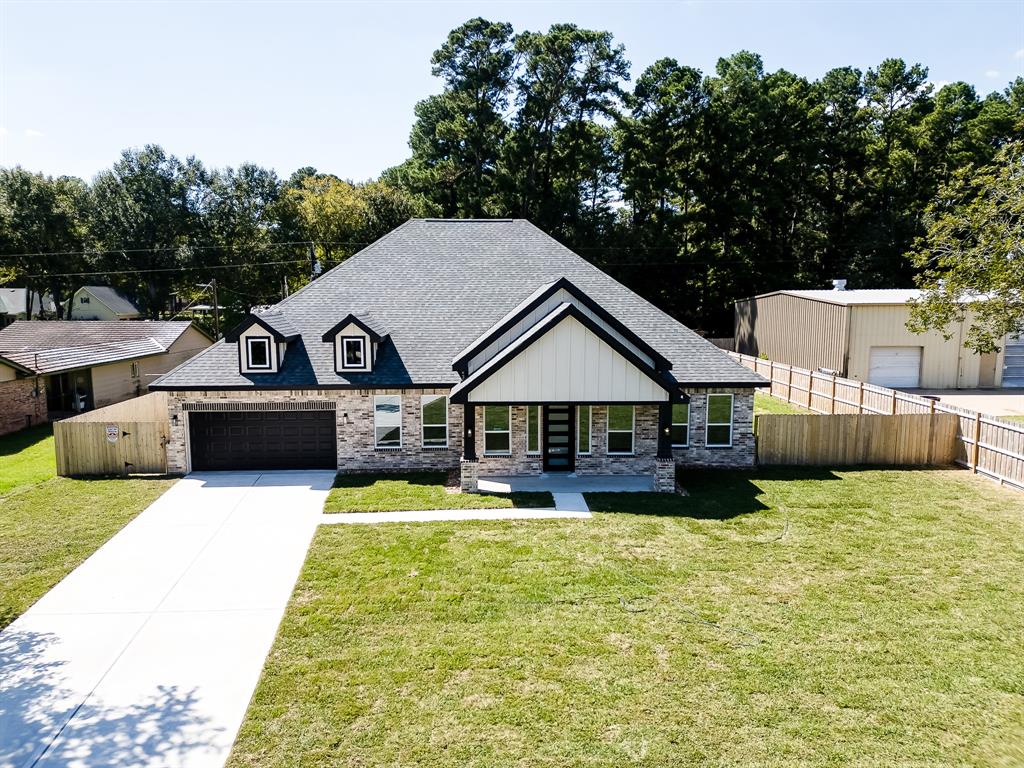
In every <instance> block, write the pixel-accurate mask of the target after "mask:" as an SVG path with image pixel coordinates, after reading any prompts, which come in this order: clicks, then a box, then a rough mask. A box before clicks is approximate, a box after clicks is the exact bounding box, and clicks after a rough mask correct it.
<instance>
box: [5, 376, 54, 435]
mask: <svg viewBox="0 0 1024 768" xmlns="http://www.w3.org/2000/svg"><path fill="white" fill-rule="evenodd" d="M46 420H47V412H46V389H45V387H44V386H43V382H42V379H40V380H39V393H38V394H36V379H35V378H27V379H11V380H10V381H4V382H0V435H6V434H9V433H11V432H17V431H18V430H19V429H25V428H26V427H30V426H33V425H35V424H42V423H43V422H45V421H46Z"/></svg>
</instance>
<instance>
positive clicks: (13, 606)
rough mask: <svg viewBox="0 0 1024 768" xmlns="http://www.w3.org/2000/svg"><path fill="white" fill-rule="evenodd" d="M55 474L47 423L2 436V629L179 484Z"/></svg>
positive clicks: (0, 578) (0, 595) (163, 481)
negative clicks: (83, 477)
mask: <svg viewBox="0 0 1024 768" xmlns="http://www.w3.org/2000/svg"><path fill="white" fill-rule="evenodd" d="M54 473H55V469H54V455H53V437H52V432H51V431H50V428H49V427H46V428H43V427H40V428H37V429H31V430H25V431H22V432H16V433H14V434H13V435H5V436H4V437H0V628H3V627H5V626H7V625H8V624H10V623H11V622H12V621H14V619H16V618H17V617H18V616H19V615H20V614H22V613H23V612H24V611H25V609H26V608H28V607H29V606H30V605H32V603H34V602H35V601H36V600H38V599H39V598H40V597H41V596H42V595H43V594H44V593H45V592H47V591H48V590H49V589H50V588H51V587H52V586H53V585H54V584H56V583H57V582H58V581H60V580H61V579H62V578H64V576H66V575H67V574H68V573H70V572H71V571H72V570H74V568H76V567H77V566H78V565H79V564H80V563H81V562H82V561H83V560H85V559H86V558H87V557H88V556H89V555H91V554H92V553H93V552H95V551H96V549H97V548H98V547H99V546H100V545H101V544H103V543H104V542H105V541H106V540H107V539H109V538H110V537H111V536H113V535H114V534H115V533H117V532H118V531H119V530H121V528H122V527H123V526H124V525H125V523H127V522H128V521H129V520H131V519H132V518H133V517H135V515H137V514H138V513H139V512H141V511H142V510H143V509H145V508H146V507H147V506H148V505H149V504H150V503H151V502H152V501H153V500H155V499H156V498H157V497H158V496H159V495H160V494H161V493H163V492H164V491H165V490H167V488H168V487H169V486H170V485H171V483H172V482H173V481H172V480H163V479H160V480H149V479H130V480H123V479H118V480H71V479H68V478H64V477H55V476H54ZM126 577H130V574H126Z"/></svg>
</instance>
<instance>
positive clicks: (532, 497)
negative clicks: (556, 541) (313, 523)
mask: <svg viewBox="0 0 1024 768" xmlns="http://www.w3.org/2000/svg"><path fill="white" fill-rule="evenodd" d="M447 478H448V475H447V474H446V473H445V472H403V473H395V474H390V475H384V474H380V473H376V474H339V475H338V477H337V478H336V479H335V481H334V488H332V489H331V493H330V495H329V496H328V497H327V502H326V503H325V504H324V512H397V511H405V510H430V509H506V508H510V507H528V508H534V509H536V508H541V507H553V506H554V504H555V502H554V499H552V497H551V494H550V493H530V492H518V493H448V492H447V491H446V490H445V481H446V480H447Z"/></svg>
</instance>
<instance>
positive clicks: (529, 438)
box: [526, 405, 540, 454]
mask: <svg viewBox="0 0 1024 768" xmlns="http://www.w3.org/2000/svg"><path fill="white" fill-rule="evenodd" d="M526 452H527V453H529V454H537V453H540V406H539V405H528V406H526Z"/></svg>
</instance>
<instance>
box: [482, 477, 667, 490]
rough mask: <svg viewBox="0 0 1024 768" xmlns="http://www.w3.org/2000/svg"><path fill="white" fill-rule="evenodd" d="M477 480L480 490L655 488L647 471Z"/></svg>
mask: <svg viewBox="0 0 1024 768" xmlns="http://www.w3.org/2000/svg"><path fill="white" fill-rule="evenodd" d="M478 483H479V488H480V490H481V492H483V493H514V492H515V491H549V492H550V493H553V494H559V493H643V492H649V491H653V490H654V478H653V477H651V476H650V475H576V474H574V473H569V474H562V473H557V472H551V473H544V474H540V475H508V476H505V475H495V476H489V477H481V478H480V480H479V481H478Z"/></svg>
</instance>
